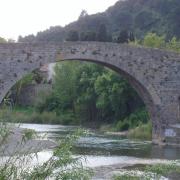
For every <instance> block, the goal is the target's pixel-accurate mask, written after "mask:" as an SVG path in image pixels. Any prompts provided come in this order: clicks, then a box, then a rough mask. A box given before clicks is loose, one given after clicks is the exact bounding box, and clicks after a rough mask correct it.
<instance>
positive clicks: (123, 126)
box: [115, 109, 149, 131]
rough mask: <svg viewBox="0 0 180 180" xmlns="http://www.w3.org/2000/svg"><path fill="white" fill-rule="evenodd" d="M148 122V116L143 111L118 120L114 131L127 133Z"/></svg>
mask: <svg viewBox="0 0 180 180" xmlns="http://www.w3.org/2000/svg"><path fill="white" fill-rule="evenodd" d="M148 121H149V115H148V113H147V111H146V110H145V109H140V110H138V111H136V112H135V113H132V114H131V115H130V116H128V117H127V118H125V119H123V120H120V121H118V122H117V123H116V125H115V130H116V131H127V130H129V129H132V128H135V127H137V126H139V125H141V124H146V123H147V122H148Z"/></svg>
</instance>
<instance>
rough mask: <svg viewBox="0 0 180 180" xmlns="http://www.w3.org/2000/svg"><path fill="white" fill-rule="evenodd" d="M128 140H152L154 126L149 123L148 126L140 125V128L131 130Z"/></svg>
mask: <svg viewBox="0 0 180 180" xmlns="http://www.w3.org/2000/svg"><path fill="white" fill-rule="evenodd" d="M128 138H133V139H143V140H151V139H152V124H151V122H148V123H147V124H140V125H139V126H138V127H136V128H134V129H131V130H130V131H129V133H128Z"/></svg>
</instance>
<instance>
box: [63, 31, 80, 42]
mask: <svg viewBox="0 0 180 180" xmlns="http://www.w3.org/2000/svg"><path fill="white" fill-rule="evenodd" d="M66 40H67V41H78V40H79V33H78V32H77V31H69V33H68V36H67V39H66Z"/></svg>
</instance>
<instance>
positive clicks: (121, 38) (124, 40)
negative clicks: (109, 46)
mask: <svg viewBox="0 0 180 180" xmlns="http://www.w3.org/2000/svg"><path fill="white" fill-rule="evenodd" d="M128 41H129V35H128V31H127V30H122V31H121V32H120V33H119V37H118V39H117V42H118V43H128Z"/></svg>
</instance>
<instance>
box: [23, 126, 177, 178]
mask: <svg viewBox="0 0 180 180" xmlns="http://www.w3.org/2000/svg"><path fill="white" fill-rule="evenodd" d="M20 127H22V128H28V129H33V130H35V131H36V132H37V133H38V135H39V137H42V138H45V139H50V140H53V141H56V140H57V139H62V138H64V137H65V136H66V135H67V134H68V133H70V132H73V131H75V129H77V127H75V126H61V125H39V124H20ZM89 132H90V133H89V134H88V136H86V137H82V138H80V139H79V141H78V143H77V145H76V155H84V156H85V157H86V162H84V165H86V166H88V167H92V168H97V169H98V168H99V170H98V171H102V169H103V172H101V173H99V175H97V176H102V174H103V173H104V174H105V173H109V171H113V170H117V169H118V168H121V167H124V166H129V165H138V164H152V163H160V162H165V161H167V160H177V159H180V148H175V147H168V146H165V147H163V146H162V147H160V146H156V145H153V144H152V143H151V142H150V141H135V140H130V139H127V138H123V137H118V136H110V135H103V134H101V133H99V132H97V131H93V130H89ZM51 155H52V151H51V150H44V151H42V152H39V153H38V162H44V161H46V160H47V159H48V158H50V157H51ZM34 161H35V160H34ZM106 167H107V168H106ZM97 174H98V173H97ZM96 179H104V178H103V177H101V178H100V177H99V178H96Z"/></svg>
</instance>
